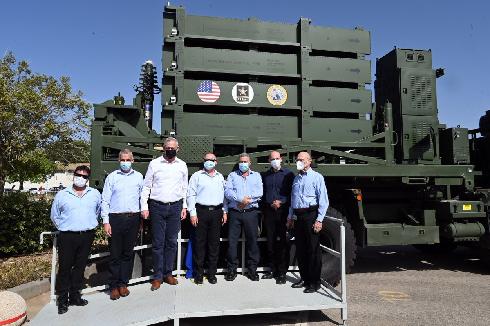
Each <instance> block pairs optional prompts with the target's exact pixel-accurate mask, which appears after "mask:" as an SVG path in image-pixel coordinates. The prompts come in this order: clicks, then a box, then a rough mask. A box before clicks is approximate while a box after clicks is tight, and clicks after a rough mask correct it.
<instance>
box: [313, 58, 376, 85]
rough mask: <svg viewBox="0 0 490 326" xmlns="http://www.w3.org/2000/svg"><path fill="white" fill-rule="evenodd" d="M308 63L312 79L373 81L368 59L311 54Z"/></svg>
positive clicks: (363, 82) (360, 82) (361, 82)
mask: <svg viewBox="0 0 490 326" xmlns="http://www.w3.org/2000/svg"><path fill="white" fill-rule="evenodd" d="M308 65H309V67H308V68H309V71H310V74H309V78H310V79H312V80H326V81H338V82H349V83H359V84H369V83H371V64H370V62H369V61H367V60H359V59H348V58H329V57H319V56H310V58H309V62H308Z"/></svg>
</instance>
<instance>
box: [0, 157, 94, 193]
mask: <svg viewBox="0 0 490 326" xmlns="http://www.w3.org/2000/svg"><path fill="white" fill-rule="evenodd" d="M79 165H87V166H90V164H89V163H70V164H68V165H60V166H59V168H58V169H57V171H56V172H55V173H54V174H52V175H49V176H47V178H46V180H44V181H41V182H30V181H24V190H26V191H28V190H30V189H34V188H35V189H36V190H39V189H40V188H41V189H44V190H49V189H52V188H59V187H60V186H63V188H66V187H71V186H72V184H73V172H74V171H75V168H76V167H77V166H79ZM12 187H13V190H19V187H20V183H19V182H13V183H9V182H6V183H5V187H4V189H12Z"/></svg>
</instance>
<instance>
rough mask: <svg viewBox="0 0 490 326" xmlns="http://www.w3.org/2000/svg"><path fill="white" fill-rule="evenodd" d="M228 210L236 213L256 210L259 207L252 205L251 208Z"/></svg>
mask: <svg viewBox="0 0 490 326" xmlns="http://www.w3.org/2000/svg"><path fill="white" fill-rule="evenodd" d="M230 210H232V211H235V212H238V213H247V212H253V211H257V210H259V209H258V208H257V207H252V208H245V209H237V208H230Z"/></svg>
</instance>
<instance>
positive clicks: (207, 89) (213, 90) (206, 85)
mask: <svg viewBox="0 0 490 326" xmlns="http://www.w3.org/2000/svg"><path fill="white" fill-rule="evenodd" d="M220 94H221V90H220V89H219V86H218V84H216V83H215V82H214V81H211V80H204V81H202V82H201V83H200V84H199V87H198V88H197V96H199V98H200V99H201V101H203V102H206V103H214V102H216V101H217V100H218V99H219V96H220Z"/></svg>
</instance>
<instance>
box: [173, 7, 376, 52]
mask: <svg viewBox="0 0 490 326" xmlns="http://www.w3.org/2000/svg"><path fill="white" fill-rule="evenodd" d="M177 16H178V17H177ZM302 20H303V21H304V23H302V22H301V21H302ZM302 20H300V21H299V22H298V24H281V23H271V22H264V21H258V20H256V19H253V18H250V19H248V20H240V19H230V18H218V17H206V16H194V15H186V14H185V10H184V9H183V8H177V7H166V10H165V14H164V36H165V37H172V32H171V31H172V28H174V29H175V32H174V33H175V35H174V36H181V37H186V38H208V39H214V40H222V39H226V40H235V41H240V42H243V41H246V42H256V43H269V44H282V45H296V46H297V45H299V44H300V43H301V44H303V45H307V46H309V47H311V48H312V49H314V50H321V51H338V52H352V53H360V54H369V53H370V52H371V40H370V34H369V32H367V31H364V30H362V29H357V28H356V29H339V28H330V27H320V26H310V24H311V21H310V20H308V19H302ZM301 24H307V25H309V26H308V32H307V34H304V33H302V34H298V33H297V30H298V26H300V25H301ZM305 39H308V41H306V42H305Z"/></svg>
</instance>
